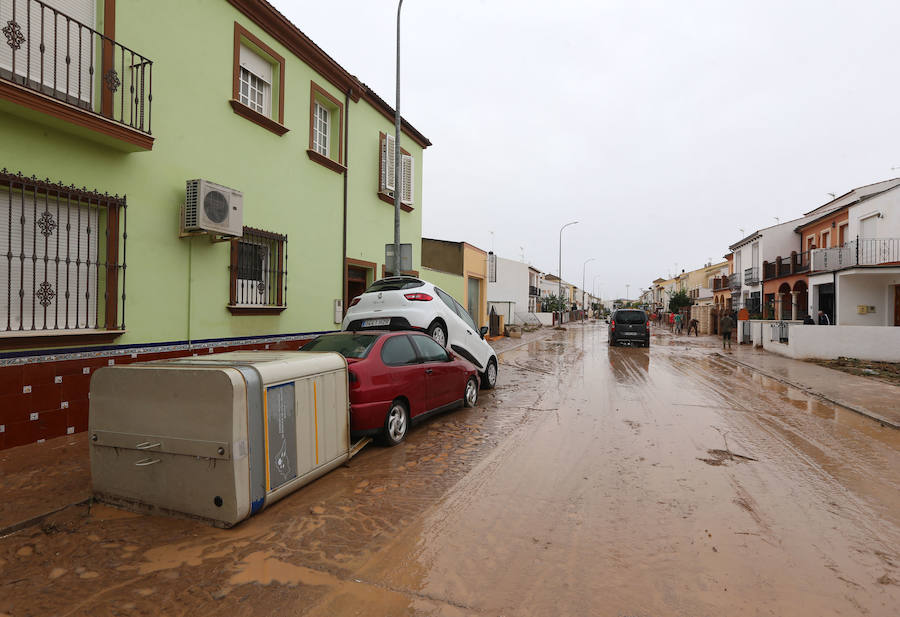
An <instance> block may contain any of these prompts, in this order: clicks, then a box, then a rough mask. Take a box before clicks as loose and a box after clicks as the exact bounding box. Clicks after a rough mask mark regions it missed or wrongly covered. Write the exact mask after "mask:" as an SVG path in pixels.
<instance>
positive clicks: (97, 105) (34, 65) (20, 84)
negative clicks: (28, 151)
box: [0, 0, 153, 151]
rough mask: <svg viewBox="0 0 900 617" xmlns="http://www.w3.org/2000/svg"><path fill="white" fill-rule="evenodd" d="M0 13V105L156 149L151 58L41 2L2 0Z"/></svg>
mask: <svg viewBox="0 0 900 617" xmlns="http://www.w3.org/2000/svg"><path fill="white" fill-rule="evenodd" d="M0 15H2V16H3V18H2V20H0V23H3V24H4V27H3V28H2V30H0V31H2V33H3V35H4V38H3V39H0V109H3V110H4V111H8V112H10V113H14V114H17V115H20V116H25V117H28V118H32V119H34V118H35V114H34V112H35V111H37V112H38V113H39V114H40V116H39V121H43V122H45V123H49V124H52V125H53V126H59V127H60V128H63V130H67V131H69V132H73V133H76V134H79V135H84V136H86V137H89V138H92V139H94V140H96V141H100V142H101V143H107V144H109V145H112V146H113V147H117V148H119V149H122V150H126V151H139V150H150V149H151V148H152V147H153V137H152V132H151V123H150V118H151V106H152V101H153V95H152V82H153V63H152V61H150V60H149V59H147V58H146V57H144V56H143V55H141V54H139V53H137V52H136V51H134V50H132V49H130V48H128V47H126V46H125V45H122V44H121V43H119V42H117V41H114V40H112V39H111V38H109V37H107V36H104V35H103V34H101V33H100V32H97V31H96V30H94V29H92V28H90V27H89V26H87V25H85V24H83V23H81V22H79V21H77V20H76V19H73V18H72V17H70V16H68V15H66V14H65V13H63V12H61V11H58V10H56V9H54V8H53V7H50V6H47V5H46V4H44V3H43V2H41V1H40V0H0ZM48 117H49V122H48V121H47V119H48ZM59 121H62V122H61V123H60V122H59Z"/></svg>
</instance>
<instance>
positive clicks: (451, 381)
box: [303, 331, 479, 446]
mask: <svg viewBox="0 0 900 617" xmlns="http://www.w3.org/2000/svg"><path fill="white" fill-rule="evenodd" d="M303 351H336V352H338V353H340V354H341V355H343V356H344V357H345V358H347V363H348V364H349V369H350V375H349V379H350V431H351V432H352V433H353V434H354V435H355V436H360V435H376V436H378V437H380V438H381V440H382V441H383V442H384V444H385V445H388V446H395V445H397V444H398V443H400V442H401V441H403V438H404V437H406V433H407V431H408V430H409V426H410V423H411V422H417V421H419V420H422V419H423V418H425V417H427V416H430V415H432V414H435V413H440V412H442V411H446V410H448V409H453V408H456V407H459V406H461V405H462V406H466V407H474V406H475V402H476V401H477V400H478V386H479V383H478V369H476V368H475V366H474V365H472V364H470V363H469V362H468V361H467V360H464V359H462V358H460V357H458V356H455V355H454V354H453V353H452V352H449V351H447V350H446V349H444V348H443V347H441V346H440V345H439V344H438V343H436V342H435V341H434V339H433V338H431V337H430V336H428V335H427V334H422V333H418V332H373V331H365V332H336V333H333V334H323V335H321V336H319V337H317V338H315V339H313V340H312V341H310V342H309V343H307V344H306V345H304V346H303Z"/></svg>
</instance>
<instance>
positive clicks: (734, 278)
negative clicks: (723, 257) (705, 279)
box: [728, 272, 741, 289]
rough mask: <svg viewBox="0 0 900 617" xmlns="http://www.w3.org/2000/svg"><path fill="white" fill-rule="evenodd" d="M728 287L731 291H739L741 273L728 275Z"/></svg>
mask: <svg viewBox="0 0 900 617" xmlns="http://www.w3.org/2000/svg"><path fill="white" fill-rule="evenodd" d="M728 286H729V287H730V288H731V289H740V288H741V273H740V272H735V273H733V274H729V275H728Z"/></svg>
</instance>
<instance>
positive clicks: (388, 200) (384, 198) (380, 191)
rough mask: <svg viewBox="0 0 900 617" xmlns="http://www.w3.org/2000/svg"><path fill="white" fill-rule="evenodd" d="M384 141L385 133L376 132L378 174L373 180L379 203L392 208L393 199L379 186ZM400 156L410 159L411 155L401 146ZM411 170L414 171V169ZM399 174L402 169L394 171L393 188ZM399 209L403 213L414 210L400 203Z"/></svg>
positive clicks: (396, 183)
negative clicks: (381, 202) (382, 143)
mask: <svg viewBox="0 0 900 617" xmlns="http://www.w3.org/2000/svg"><path fill="white" fill-rule="evenodd" d="M385 139H387V133H385V132H384V131H379V132H378V173H377V174H376V175H375V178H376V188H375V190H376V191H377V195H378V199H380V200H381V201H383V202H384V203H386V204H390V205H392V206H393V205H394V198H393V197H391V196H390V195H388V193H387V190H386V189H385V188H384V187H383V186H381V167H382V165H384V158H383V157H384V152H383V148H382V147H381V142H383V141H384V140H385ZM400 154H402V155H405V156H408V157H410V158H412V155H411V154H410V153H409V152H407V151H406V150H405V149H404V148H403V147H402V146H401V147H400ZM401 161H402V159H401ZM400 167H401V168H402V167H403V165H402V163H401V165H400ZM413 169H414V170H415V167H414V168H413ZM401 173H402V169H395V170H394V186H395V187H396V186H397V185H398V184H399V182H398V181H397V180H398V178H399V177H400V175H401ZM413 173H415V171H413ZM401 199H402V196H401ZM400 209H401V210H403V211H404V212H412V211H413V210H415V208H414V207H413V206H411V205H409V204H407V203H403V202H402V201H401V202H400Z"/></svg>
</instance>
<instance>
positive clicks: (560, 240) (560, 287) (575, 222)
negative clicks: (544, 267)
mask: <svg viewBox="0 0 900 617" xmlns="http://www.w3.org/2000/svg"><path fill="white" fill-rule="evenodd" d="M577 224H578V221H572V222H571V223H566V224H565V225H563V226H562V227H560V228H559V298H560V300H562V232H563V229H565V228H566V227H568V226H569V225H577Z"/></svg>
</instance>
